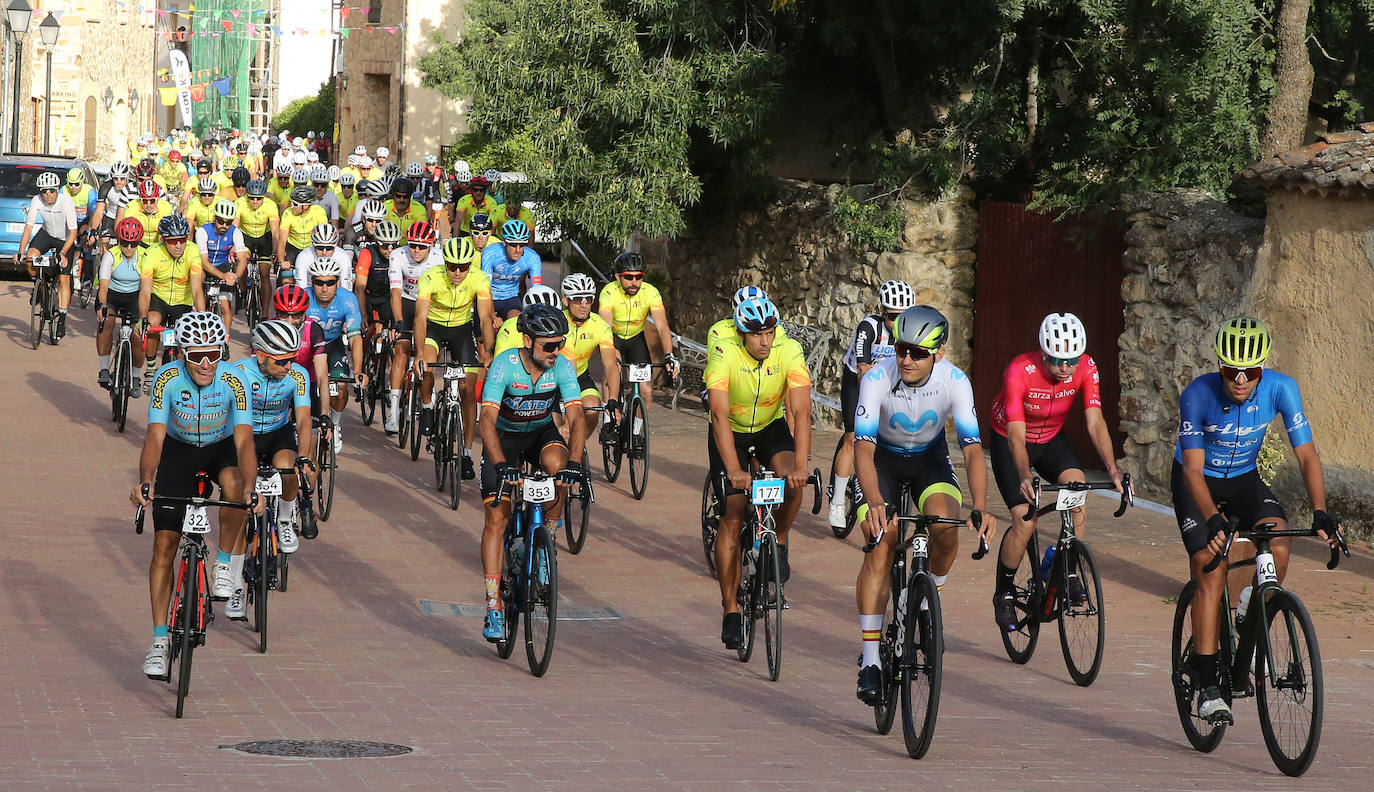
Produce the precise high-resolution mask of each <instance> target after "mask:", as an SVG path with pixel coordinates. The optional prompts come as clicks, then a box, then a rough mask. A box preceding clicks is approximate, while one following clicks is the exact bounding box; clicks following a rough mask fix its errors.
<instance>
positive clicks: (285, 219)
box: [278, 204, 329, 250]
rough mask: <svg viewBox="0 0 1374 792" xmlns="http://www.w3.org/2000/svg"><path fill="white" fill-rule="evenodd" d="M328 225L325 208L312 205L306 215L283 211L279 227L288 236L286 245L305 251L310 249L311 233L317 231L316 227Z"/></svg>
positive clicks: (288, 210) (287, 210)
mask: <svg viewBox="0 0 1374 792" xmlns="http://www.w3.org/2000/svg"><path fill="white" fill-rule="evenodd" d="M328 223H329V215H327V214H325V213H324V207H323V206H319V205H316V204H311V205H310V208H308V209H306V210H305V213H304V214H296V213H295V212H294V211H293V210H291V209H286V210H283V211H282V213H281V220H280V225H279V226H278V227H279V228H280V229H281V232H282V233H283V234H285V235H286V244H288V245H290V246H291V247H293V248H296V249H297V250H305V249H306V248H308V247H310V232H311V231H314V230H315V226H317V225H327V224H328Z"/></svg>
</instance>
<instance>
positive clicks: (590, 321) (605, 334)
mask: <svg viewBox="0 0 1374 792" xmlns="http://www.w3.org/2000/svg"><path fill="white" fill-rule="evenodd" d="M563 315H564V316H566V317H568V340H567V342H566V343H565V344H563V349H562V350H561V351H562V353H563V357H565V358H567V359H568V360H571V361H572V364H573V368H574V369H575V370H576V371H577V374H578V376H581V375H583V374H585V373H586V372H587V366H588V365H590V364H591V362H592V354H593V353H595V352H596V350H598V349H614V348H615V344H614V343H613V342H612V341H611V326H610V325H608V324H606V320H605V319H602V318H601V317H600V316H598V315H597V314H596V313H595V312H593V313H592V314H591V315H589V316H588V317H587V321H585V322H583V323H582V324H578V323H576V322H574V321H573V318H572V314H570V313H568V312H567V311H564V312H563Z"/></svg>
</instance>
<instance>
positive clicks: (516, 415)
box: [482, 349, 582, 432]
mask: <svg viewBox="0 0 1374 792" xmlns="http://www.w3.org/2000/svg"><path fill="white" fill-rule="evenodd" d="M560 401H561V402H562V403H563V404H574V403H576V404H581V403H582V388H581V387H580V386H579V385H578V384H577V372H576V371H574V370H573V365H572V361H570V360H568V359H567V358H565V357H563V356H562V355H559V356H558V358H557V359H556V360H555V361H554V364H553V366H551V367H549V368H548V369H546V370H544V371H542V372H540V374H539V378H538V379H535V380H532V379H530V374H529V372H528V371H526V370H525V364H524V363H523V362H522V361H521V360H520V350H519V349H508V350H506V351H505V352H502V353H501V354H499V355H497V356H496V357H495V359H494V360H492V361H491V369H490V370H489V371H488V372H487V381H486V384H485V385H483V386H482V404H483V405H484V409H488V410H496V411H497V413H496V428H497V429H498V430H500V431H506V432H531V431H534V430H535V429H538V428H539V427H541V426H543V425H545V424H547V423H549V422H550V421H552V420H553V412H554V410H556V409H558V405H559V402H560Z"/></svg>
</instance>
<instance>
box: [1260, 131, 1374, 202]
mask: <svg viewBox="0 0 1374 792" xmlns="http://www.w3.org/2000/svg"><path fill="white" fill-rule="evenodd" d="M1236 178H1237V179H1239V180H1241V181H1248V182H1251V183H1253V184H1255V185H1257V186H1259V187H1262V188H1265V189H1289V190H1311V189H1316V190H1317V191H1318V192H1327V191H1333V192H1339V193H1341V194H1351V193H1352V192H1355V193H1371V194H1374V122H1370V123H1365V124H1361V125H1360V127H1359V130H1358V131H1357V130H1350V131H1345V132H1329V133H1326V134H1324V135H1321V136H1320V138H1319V139H1318V141H1317V142H1315V143H1312V144H1310V145H1307V146H1303V147H1302V148H1296V149H1293V150H1291V151H1284V152H1281V153H1279V154H1277V155H1275V156H1272V157H1268V158H1265V159H1262V160H1260V161H1259V162H1256V163H1253V164H1251V165H1248V166H1246V167H1245V168H1244V169H1242V170H1241V172H1240V173H1238V174H1236Z"/></svg>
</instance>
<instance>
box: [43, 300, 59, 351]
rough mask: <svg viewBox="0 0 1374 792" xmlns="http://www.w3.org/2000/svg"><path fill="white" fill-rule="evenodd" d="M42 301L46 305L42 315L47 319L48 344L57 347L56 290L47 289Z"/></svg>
mask: <svg viewBox="0 0 1374 792" xmlns="http://www.w3.org/2000/svg"><path fill="white" fill-rule="evenodd" d="M44 301H45V302H46V303H47V308H46V309H44V311H43V315H44V316H46V317H47V323H48V343H49V344H51V345H53V346H57V342H58V340H59V339H58V337H57V289H56V288H53V287H50V288H48V290H47V293H46V295H45V297H44Z"/></svg>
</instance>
